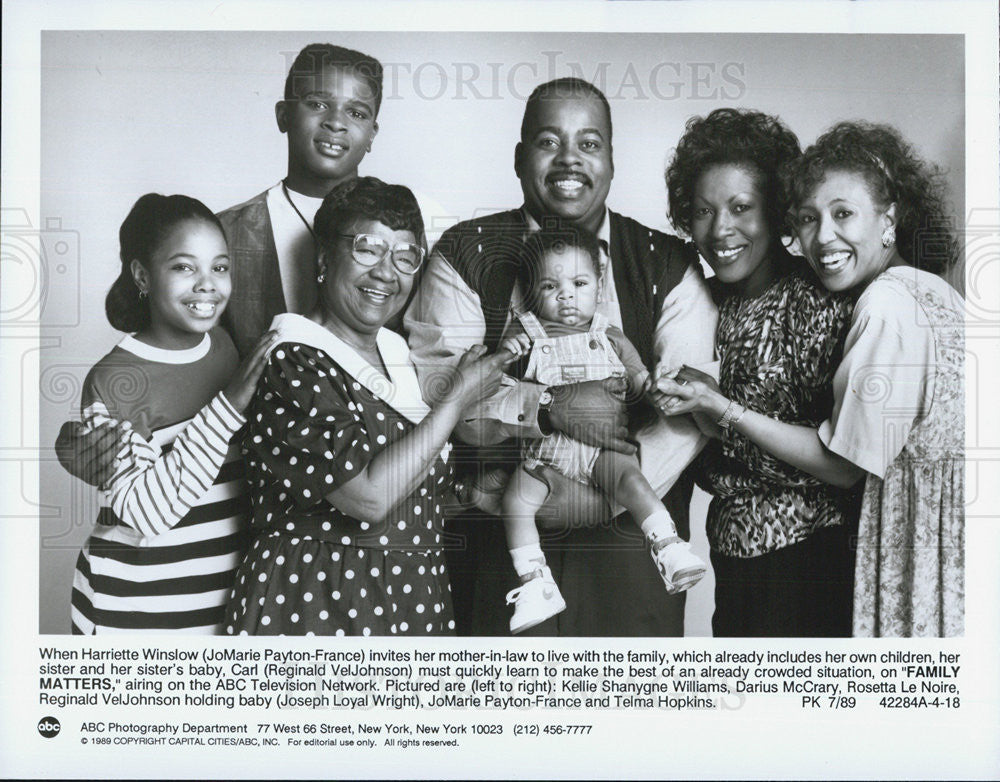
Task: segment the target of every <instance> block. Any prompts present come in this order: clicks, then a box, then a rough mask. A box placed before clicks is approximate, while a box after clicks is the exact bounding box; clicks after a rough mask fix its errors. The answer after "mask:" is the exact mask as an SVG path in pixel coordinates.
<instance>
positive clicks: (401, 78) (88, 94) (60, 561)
mask: <svg viewBox="0 0 1000 782" xmlns="http://www.w3.org/2000/svg"><path fill="white" fill-rule="evenodd" d="M315 41H329V42H332V43H337V44H341V45H344V46H349V47H351V48H355V49H359V50H361V51H364V52H367V53H370V54H372V55H374V56H375V57H377V58H379V59H380V60H381V61H382V62H383V63H384V64H385V66H386V78H385V95H384V99H383V103H382V109H381V112H380V114H379V118H378V119H379V125H380V131H379V134H378V137H377V138H376V139H375V143H374V145H373V149H372V152H371V153H370V154H369V155H368V156H367V157H366V158H365V160H364V162H363V163H362V165H361V172H362V173H363V174H370V175H374V176H378V177H381V178H382V179H385V180H386V181H389V182H398V183H402V184H406V185H409V186H410V187H411V188H413V189H414V190H417V191H419V192H420V193H421V194H423V195H424V196H428V197H429V198H430V199H433V201H436V202H437V204H438V207H437V211H438V215H437V216H434V219H435V220H442V221H443V222H453V221H454V220H458V219H467V218H470V217H473V216H475V215H478V214H484V213H488V212H492V211H497V210H500V209H507V208H511V207H515V206H517V205H519V204H520V203H521V191H520V186H519V183H518V181H517V179H516V178H515V176H514V170H513V156H514V144H515V142H516V141H517V139H518V133H519V128H520V123H521V115H522V112H523V108H524V101H525V99H526V98H527V96H528V94H529V93H530V92H531V89H532V88H533V87H535V86H536V85H537V84H539V83H541V82H543V81H546V80H548V79H551V78H556V77H560V76H571V75H575V76H581V77H583V78H586V79H588V80H590V81H592V82H594V83H596V84H597V85H598V86H599V87H601V88H602V89H603V90H604V91H605V93H606V94H607V96H608V99H609V101H610V104H611V111H612V119H613V122H614V161H615V178H614V181H613V183H612V187H611V194H610V197H609V205H610V206H611V208H613V209H615V210H616V211H619V212H622V213H624V214H627V215H629V216H631V217H634V218H636V219H638V220H640V221H641V222H643V223H645V224H647V225H649V226H652V227H655V228H658V229H661V230H667V231H670V230H672V229H671V228H670V225H669V223H668V222H667V219H666V217H665V210H666V195H665V188H664V184H663V170H664V166H665V163H666V161H667V160H668V159H669V156H670V154H671V152H672V149H673V147H674V145H675V144H676V142H677V140H678V138H679V137H680V135H681V133H682V132H683V130H684V123H685V121H686V120H687V119H688V118H689V117H691V116H693V115H704V114H707V113H708V112H710V111H711V110H712V109H715V108H718V107H720V106H736V107H750V108H756V109H760V110H763V111H766V112H770V113H775V114H778V115H780V116H781V117H782V118H783V119H784V120H785V122H786V123H787V124H788V125H789V127H790V128H791V129H792V130H794V131H795V132H796V133H797V134H798V136H799V139H800V141H801V142H802V144H803V146H805V145H807V144H809V143H811V142H812V141H813V140H815V138H816V136H817V135H818V134H819V133H820V132H822V131H823V130H824V129H826V128H827V127H829V126H830V125H831V124H833V123H834V122H836V121H838V120H843V119H866V120H871V121H875V122H887V123H891V124H893V125H895V126H896V127H898V128H899V129H900V130H901V131H902V132H903V134H904V136H905V137H906V138H907V139H908V140H910V141H911V142H912V143H913V144H914V145H915V146H916V148H917V149H918V151H919V152H920V153H921V154H922V155H923V156H924V157H926V158H927V159H929V160H932V161H934V162H937V163H938V164H940V165H941V166H943V167H944V168H945V169H946V170H947V173H948V185H949V188H950V196H951V199H952V203H953V205H954V209H953V214H954V215H956V221H957V222H958V224H959V225H960V224H961V220H960V216H961V215H962V214H963V212H964V202H963V194H964V185H965V180H964V167H965V154H964V138H965V108H964V107H965V95H964V71H963V62H964V51H963V42H962V38H961V37H960V36H957V35H952V36H943V35H941V36H927V35H922V36H916V35H777V34H775V35H742V34H740V35H736V34H711V35H709V34H705V35H700V34H699V35H694V34H683V35H680V34H678V35H664V34H636V33H630V34H596V33H584V34H580V33H537V34H536V33H532V34H522V33H419V34H417V33H414V34H407V33H368V32H336V33H333V32H311V33H285V32H282V33H271V32H267V33H254V32H245V33H227V32H192V33H173V32H164V33H160V32H43V33H42V79H41V85H42V95H41V110H42V116H41V127H42V139H41V141H42V144H41V150H42V159H41V174H42V182H41V192H42V202H41V214H42V218H43V221H44V228H45V231H44V232H43V248H44V263H43V264H42V267H41V268H37V267H35V268H32V267H30V266H24V267H23V268H21V270H20V271H18V270H17V269H16V268H14V267H13V266H12V267H11V268H12V277H13V276H16V275H17V274H23V275H33V276H34V278H35V279H21V280H17V279H10V278H8V279H7V280H5V282H6V283H8V284H11V285H15V284H23V285H24V286H25V287H24V288H23V289H24V290H31V289H32V287H31V286H33V285H34V286H38V285H40V286H42V301H43V310H42V332H41V347H40V349H41V356H40V359H41V387H40V394H41V425H40V430H39V432H40V441H41V443H42V458H41V467H40V469H41V475H40V481H41V503H42V504H41V507H40V508H39V515H40V517H41V538H42V539H41V546H40V551H41V553H40V567H41V579H40V583H41V587H40V614H39V617H40V619H39V621H40V625H39V626H40V631H41V632H43V633H67V632H69V628H70V625H69V599H70V587H71V583H72V574H73V567H74V563H75V560H76V556H77V553H78V551H79V548H80V546H81V544H82V543H83V541H84V540H85V539H86V537H87V535H88V534H89V532H90V530H91V528H92V525H93V524H94V520H95V518H96V512H97V502H96V491H95V490H93V489H91V488H89V487H85V486H84V485H83V484H82V483H81V482H80V481H77V480H76V479H74V478H72V477H70V476H69V475H68V474H67V473H66V472H64V471H63V470H62V468H61V467H60V466H59V465H58V463H57V462H56V461H55V455H54V453H53V452H52V449H51V444H52V443H53V442H54V441H55V437H56V434H57V432H58V429H59V425H60V424H61V423H62V422H63V421H65V420H67V419H69V418H71V417H76V416H78V415H79V400H80V387H81V384H82V381H83V378H84V376H85V375H86V372H87V370H88V369H89V367H90V366H91V365H93V363H94V362H96V361H97V360H98V359H99V358H100V357H101V356H102V355H104V354H105V353H106V352H107V351H108V350H109V349H110V348H111V347H112V346H113V345H114V344H115V343H116V342H117V341H118V340H119V339H120V338H121V336H122V335H121V334H119V333H117V332H115V331H114V330H113V329H112V328H111V327H110V326H109V325H108V323H107V321H106V320H105V317H104V295H105V293H106V292H107V289H108V287H109V286H110V284H111V282H112V281H113V280H114V278H115V276H116V275H117V273H118V268H119V260H118V246H117V237H118V228H119V226H120V224H121V221H122V220H123V219H124V217H125V215H126V214H127V212H128V210H129V208H130V207H131V205H132V204H133V203H134V202H135V200H136V199H137V198H138V197H139V196H140V195H142V194H143V193H146V192H150V191H156V192H160V193H184V194H187V195H191V196H194V197H197V198H199V199H201V200H202V201H204V202H205V203H206V204H208V206H209V207H210V208H212V209H213V210H216V211H218V210H221V209H224V208H226V207H228V206H231V205H233V204H236V203H239V202H242V201H245V200H247V199H248V198H250V197H252V196H254V195H255V194H257V193H259V192H261V191H262V190H264V189H265V188H267V187H270V186H271V185H273V184H274V183H276V182H277V181H278V180H279V179H280V178H281V177H282V176H283V174H284V172H285V163H286V146H285V139H284V137H283V136H282V135H281V134H280V133H279V132H278V130H277V127H276V125H275V121H274V103H275V101H277V100H279V99H280V98H281V97H282V91H283V86H284V79H285V75H286V73H287V70H288V66H289V65H290V64H291V61H292V59H293V58H294V56H295V54H296V53H297V52H298V50H299V49H301V48H302V47H303V46H304V45H306V44H308V43H312V42H315ZM7 206H8V207H16V206H17V205H15V204H7ZM443 222H436V224H435V226H432V228H434V227H437V228H440V227H441V226H442V224H443ZM6 268H8V267H7V266H5V269H6ZM955 279H960V271H959V272H958V273H957V275H956V277H955ZM18 289H21V288H18ZM7 314H9V313H7ZM14 314H15V315H16V313H14ZM706 508H707V498H706V497H705V495H703V494H700V493H696V499H695V505H694V508H693V513H692V532H693V542H694V545H695V547H696V550H697V552H698V553H699V554H700V555H702V556H703V557H704V558H705V559H706V560H707V558H708V547H707V543H706V541H705V532H704V518H705V511H706ZM712 591H713V582H712V580H711V577H710V576H709V577H706V578H705V579H704V580H703V581H702V582H701V584H699V585H698V586H696V587H695V588H694V589H693V590H692V591H691V592H690V593H689V595H688V603H687V605H688V615H687V634H688V635H696V636H704V635H710V634H711V631H710V619H711V613H712V608H713V601H712ZM498 610H501V608H500V607H498Z"/></svg>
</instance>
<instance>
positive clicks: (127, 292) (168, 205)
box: [104, 193, 226, 333]
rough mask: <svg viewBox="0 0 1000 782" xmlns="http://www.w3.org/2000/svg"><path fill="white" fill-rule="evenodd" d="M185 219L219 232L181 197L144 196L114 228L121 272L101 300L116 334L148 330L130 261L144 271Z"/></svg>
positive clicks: (208, 213) (203, 209) (194, 203)
mask: <svg viewBox="0 0 1000 782" xmlns="http://www.w3.org/2000/svg"><path fill="white" fill-rule="evenodd" d="M186 220H202V221H204V222H206V223H209V224H210V225H214V226H215V227H216V228H218V229H219V233H221V234H222V235H223V237H225V235H226V234H225V232H224V231H223V230H222V224H221V223H220V222H219V218H218V217H216V216H215V215H214V214H212V210H211V209H209V208H208V207H207V206H205V205H204V204H203V203H202V202H201V201H199V200H198V199H196V198H190V197H188V196H185V195H169V196H165V195H160V194H159V193H146V195H144V196H142V197H141V198H139V200H138V201H136V202H135V204H134V205H133V206H132V209H131V210H130V211H129V213H128V216H127V217H126V218H125V220H124V222H122V225H121V228H119V229H118V244H119V247H120V250H119V253H118V256H119V258H120V259H121V263H122V266H121V271H120V272H119V273H118V279H116V280H115V281H114V283H112V285H111V290H109V291H108V295H107V296H106V297H105V299H104V313H105V315H107V318H108V322H109V323H110V324H111V325H112V326H113V327H114V328H116V329H117V330H118V331H125V332H129V333H132V332H136V331H142V330H143V329H145V328H148V327H149V322H150V310H149V299H147V298H146V297H145V296H140V295H139V287H138V286H137V285H136V284H135V278H134V277H133V276H132V261H139V263H141V264H142V265H143V266H146V267H147V268H148V266H149V262H150V259H151V258H152V257H153V253H155V252H156V250H157V248H158V247H159V246H160V243H161V242H162V241H163V240H164V239H165V238H166V236H167V234H169V233H170V232H171V231H172V230H173V229H174V228H175V227H176V226H177V225H179V224H180V223H183V222H185V221H186Z"/></svg>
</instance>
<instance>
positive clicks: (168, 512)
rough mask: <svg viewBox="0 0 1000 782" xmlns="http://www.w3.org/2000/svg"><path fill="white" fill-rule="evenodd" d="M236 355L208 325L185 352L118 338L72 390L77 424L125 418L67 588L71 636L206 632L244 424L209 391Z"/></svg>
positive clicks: (225, 559) (235, 505)
mask: <svg viewBox="0 0 1000 782" xmlns="http://www.w3.org/2000/svg"><path fill="white" fill-rule="evenodd" d="M237 362H238V359H237V355H236V350H235V349H234V347H233V345H232V342H231V340H230V339H229V337H228V335H226V333H225V332H224V331H222V330H221V329H213V330H212V332H211V333H210V334H206V335H205V338H204V340H202V342H201V343H200V344H199V345H197V346H196V347H194V348H190V349H188V350H162V349H158V348H154V347H151V346H149V345H146V344H145V343H142V342H139V341H138V340H136V339H134V338H133V337H126V338H125V339H124V340H122V341H121V342H120V343H119V344H118V346H117V347H115V348H114V349H113V350H112V351H111V352H110V353H108V355H107V356H105V357H104V358H103V359H101V361H99V362H98V363H97V365H95V366H94V368H93V369H92V370H91V371H90V374H89V375H88V376H87V380H86V382H85V384H84V391H83V417H84V422H85V424H86V425H88V426H98V425H100V424H101V423H102V422H104V421H107V420H108V419H114V420H118V421H127V422H128V423H129V425H130V426H131V429H130V431H129V433H128V436H127V438H126V441H125V442H123V443H120V444H119V450H118V452H117V454H116V457H115V469H114V475H113V477H112V478H111V479H110V480H109V481H108V482H107V483H106V484H104V485H102V486H101V501H100V505H101V507H100V511H99V513H98V518H97V525H96V527H95V530H94V532H93V534H91V536H90V538H89V539H88V541H87V542H86V544H85V545H84V547H83V550H82V551H81V552H80V556H79V558H78V560H77V567H76V573H75V574H74V580H73V597H72V608H71V611H72V619H73V632H74V633H84V634H90V633H106V632H132V633H135V632H168V631H180V632H186V633H215V632H217V631H218V626H219V624H220V622H221V621H222V612H223V608H224V606H225V602H226V600H227V598H228V596H229V591H230V589H231V588H232V585H233V574H234V572H235V570H236V568H237V566H238V565H239V562H240V559H241V558H242V554H243V550H244V547H245V542H246V537H245V536H246V528H247V515H248V514H247V511H248V505H247V498H246V489H245V480H244V475H243V464H242V461H241V459H240V456H239V449H238V447H231V446H230V440H232V439H233V435H234V434H235V433H236V431H237V430H238V429H239V428H240V427H241V426H242V425H243V422H244V419H243V416H242V415H241V414H240V413H239V412H238V411H237V410H235V409H234V408H233V407H232V405H231V404H230V403H229V402H228V401H227V400H226V398H225V396H224V395H223V394H222V393H220V392H219V389H220V388H222V387H223V386H224V385H225V384H226V383H227V382H228V380H229V378H230V377H231V375H232V373H233V371H234V370H235V368H236V365H237Z"/></svg>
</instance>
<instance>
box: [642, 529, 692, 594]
mask: <svg viewBox="0 0 1000 782" xmlns="http://www.w3.org/2000/svg"><path fill="white" fill-rule="evenodd" d="M649 554H650V556H651V557H652V558H653V562H654V563H655V565H656V569H657V570H659V571H660V576H661V577H662V578H663V583H664V584H665V585H666V587H667V592H669V593H670V594H671V595H673V594H676V593H677V592H683V591H684V590H686V589H690V588H691V587H693V586H694V585H695V584H697V583H698V582H699V581H701V577H702V576H704V575H705V563H704V562H703V561H702V560H701V558H700V557H698V556H696V555H695V554H694V553H692V551H691V545H690V544H689V543H687V542H686V541H684V540H681V539H680V538H678V537H672V538H662V539H659V540H650V541H649Z"/></svg>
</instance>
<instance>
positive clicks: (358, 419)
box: [224, 343, 454, 635]
mask: <svg viewBox="0 0 1000 782" xmlns="http://www.w3.org/2000/svg"><path fill="white" fill-rule="evenodd" d="M247 420H248V432H247V435H246V439H245V440H244V455H245V457H246V461H247V468H248V477H249V479H250V482H251V497H252V500H253V524H254V527H255V528H256V529H257V530H258V531H259V534H258V536H257V539H256V540H255V541H254V543H253V545H252V546H251V548H250V550H249V552H248V553H247V556H246V558H245V559H244V561H243V564H242V565H241V566H240V568H239V570H238V571H237V574H236V584H235V586H234V588H233V593H232V595H231V597H230V601H229V605H228V607H227V611H226V621H225V624H224V629H225V632H227V633H229V634H252V635H281V634H284V635H393V634H400V635H407V634H409V635H428V634H453V633H454V621H453V618H452V607H451V589H450V586H449V583H448V574H447V571H446V568H445V559H444V555H443V553H442V551H441V540H440V531H441V526H442V513H441V504H442V499H443V497H444V494H445V492H446V490H447V489H448V487H449V484H450V480H451V471H450V467H449V466H448V465H447V464H445V463H444V462H443V461H442V460H441V459H440V458H439V459H437V461H436V462H435V464H434V465H433V466H432V467H431V468H430V470H429V472H428V474H427V475H426V477H425V478H424V480H423V482H422V483H421V484H420V485H419V486H418V487H417V488H416V489H415V490H414V491H413V493H411V494H410V495H409V496H408V497H406V498H404V499H403V500H401V501H400V502H399V503H398V504H397V505H396V506H395V507H394V508H393V509H392V511H390V513H389V515H388V516H387V518H386V519H385V520H384V521H382V522H381V523H372V522H369V521H364V520H361V519H355V518H352V517H350V516H348V515H346V514H344V513H342V512H340V511H339V510H337V509H336V508H334V507H333V506H332V505H331V504H330V503H329V502H328V501H327V500H326V499H325V495H326V494H327V493H328V492H330V491H332V490H333V489H336V488H337V487H339V486H341V485H343V484H344V483H346V482H348V481H350V480H351V479H352V478H354V477H355V476H357V475H358V474H359V473H360V472H361V471H363V470H364V469H365V468H366V467H367V465H368V462H369V461H370V460H371V459H372V457H373V456H374V455H375V454H376V453H378V452H379V451H381V450H383V449H384V448H386V447H388V446H389V445H391V444H392V443H393V442H395V441H396V440H398V439H400V438H402V437H405V436H406V434H407V433H408V432H410V431H411V430H412V429H413V427H414V425H413V424H412V423H411V422H410V421H409V420H408V419H406V418H404V417H403V416H401V415H400V414H399V413H397V412H396V411H395V410H394V409H393V408H392V407H390V406H389V405H387V404H385V403H384V402H382V401H381V400H380V399H378V398H377V397H375V396H374V395H373V394H372V393H371V392H370V391H369V390H368V389H367V388H365V387H364V386H362V385H360V384H359V383H357V382H355V380H354V379H353V378H352V377H351V376H350V375H348V374H346V373H345V372H344V370H343V369H342V368H341V367H340V366H339V365H338V364H337V363H336V362H335V361H334V360H333V359H331V358H330V357H329V356H328V355H327V354H326V353H325V352H324V351H322V350H320V349H318V348H313V347H309V346H306V345H297V344H289V343H285V344H282V345H280V346H279V347H278V348H277V349H275V351H274V352H273V353H272V355H271V357H270V359H269V361H268V366H267V368H266V369H265V374H264V377H263V379H262V380H261V383H260V385H259V387H258V391H257V395H256V397H255V399H254V401H253V403H252V404H251V407H250V409H249V410H248V412H247Z"/></svg>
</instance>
